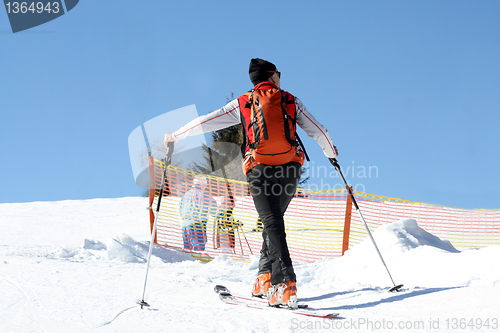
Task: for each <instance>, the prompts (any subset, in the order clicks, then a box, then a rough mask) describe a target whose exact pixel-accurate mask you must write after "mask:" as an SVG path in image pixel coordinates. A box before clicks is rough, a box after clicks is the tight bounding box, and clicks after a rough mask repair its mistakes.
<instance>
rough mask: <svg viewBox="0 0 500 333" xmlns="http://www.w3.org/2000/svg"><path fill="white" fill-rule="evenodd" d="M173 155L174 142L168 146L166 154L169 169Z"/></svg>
mask: <svg viewBox="0 0 500 333" xmlns="http://www.w3.org/2000/svg"><path fill="white" fill-rule="evenodd" d="M173 153H174V141H170V142H169V143H168V144H167V152H166V153H165V167H167V166H168V165H169V164H170V162H171V160H172V154H173Z"/></svg>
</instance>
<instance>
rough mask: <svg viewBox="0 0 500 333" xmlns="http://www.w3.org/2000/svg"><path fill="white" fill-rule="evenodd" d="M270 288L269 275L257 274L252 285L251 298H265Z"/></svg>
mask: <svg viewBox="0 0 500 333" xmlns="http://www.w3.org/2000/svg"><path fill="white" fill-rule="evenodd" d="M270 288H271V273H264V274H259V276H258V277H257V280H255V283H254V285H253V289H252V296H254V297H267V293H268V291H269V289H270Z"/></svg>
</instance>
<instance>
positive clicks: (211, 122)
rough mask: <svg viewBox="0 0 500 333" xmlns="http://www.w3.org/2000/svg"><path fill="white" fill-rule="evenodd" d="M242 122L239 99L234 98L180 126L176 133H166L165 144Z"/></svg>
mask: <svg viewBox="0 0 500 333" xmlns="http://www.w3.org/2000/svg"><path fill="white" fill-rule="evenodd" d="M240 122H241V119H240V108H239V104H238V99H234V100H232V101H231V102H229V103H228V104H227V105H226V106H224V107H222V108H220V109H219V110H215V111H213V112H210V113H209V114H207V115H203V116H199V117H198V118H195V119H193V120H191V121H190V122H189V123H187V124H186V125H184V126H182V127H181V128H179V129H178V130H177V131H175V132H174V133H168V134H166V135H165V140H164V141H165V145H166V144H167V142H169V141H179V140H182V139H185V138H186V137H188V136H192V135H198V134H203V133H207V132H212V131H217V130H220V129H223V128H226V127H229V126H233V125H236V124H239V123H240Z"/></svg>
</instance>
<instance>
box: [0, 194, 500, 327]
mask: <svg viewBox="0 0 500 333" xmlns="http://www.w3.org/2000/svg"><path fill="white" fill-rule="evenodd" d="M147 205H148V202H147V198H120V199H94V200H84V201H60V202H33V203H23V204H0V226H1V229H2V232H1V233H0V296H1V298H0V331H1V332H332V331H336V330H337V331H343V332H368V331H398V332H471V331H473V332H494V331H498V330H499V329H500V322H499V321H500V315H499V311H498V309H500V266H499V265H498V259H499V258H500V246H490V247H487V248H482V249H469V250H465V251H462V252H460V251H458V250H456V249H455V248H454V247H453V246H452V244H451V243H450V242H448V241H446V240H443V239H439V238H438V237H436V236H434V235H432V234H430V233H428V232H426V231H425V230H423V229H421V228H420V227H419V226H418V221H415V220H411V219H407V220H401V221H394V223H392V224H388V225H384V226H382V227H380V228H378V229H377V230H376V231H375V232H374V234H373V235H374V238H375V241H376V242H377V245H378V246H379V249H380V251H381V253H382V255H383V257H384V260H385V262H386V263H387V266H388V268H389V270H390V273H391V275H392V277H393V278H394V282H395V283H396V284H399V283H403V284H404V289H403V291H402V292H399V293H388V292H387V289H388V288H389V287H392V282H391V280H390V278H389V275H388V274H387V271H386V270H385V268H384V266H383V265H382V262H381V261H380V258H379V257H378V255H377V253H376V251H375V249H374V247H373V244H372V243H371V241H370V240H369V239H367V240H365V241H364V242H363V243H361V244H359V245H358V246H355V247H354V248H353V249H351V250H349V251H347V252H346V254H345V256H344V257H341V258H329V259H325V260H322V261H319V262H315V263H308V264H297V265H295V270H296V273H297V280H298V295H299V299H300V300H301V301H303V302H307V303H308V304H309V305H310V307H313V308H316V309H318V311H320V312H322V313H330V312H338V313H340V318H339V319H336V320H334V321H324V320H314V319H313V318H311V319H308V318H306V317H299V316H297V315H293V314H291V313H289V312H287V311H286V310H264V311H262V310H255V309H249V308H243V307H234V306H230V305H226V304H224V303H222V302H221V301H219V300H218V297H217V295H216V294H215V293H214V292H213V287H214V285H216V284H224V285H226V286H227V287H228V288H229V289H230V290H231V291H233V292H234V293H239V294H243V295H248V294H249V292H250V290H251V286H252V284H253V281H254V279H255V277H256V275H257V269H258V258H257V257H252V258H250V259H251V261H250V262H249V263H244V262H238V261H233V260H231V259H228V258H227V257H225V256H224V255H222V256H220V257H218V258H216V259H215V260H213V261H212V262H210V263H202V262H200V261H197V260H195V259H193V258H192V257H191V256H189V255H188V254H186V253H183V252H179V251H174V250H169V249H165V248H160V247H157V246H155V247H154V250H153V256H152V259H151V262H150V265H151V266H150V271H149V277H148V283H147V290H146V298H145V300H146V301H147V302H148V303H149V304H151V307H150V308H149V309H143V310H141V309H140V307H139V306H138V305H137V304H136V303H135V301H136V300H137V299H141V298H142V291H143V287H144V278H145V270H146V263H145V262H146V259H147V254H148V249H149V239H150V235H149V234H148V231H149V222H148V221H149V218H148V211H147V210H146V209H145V208H146V207H147ZM471 320H472V321H471ZM400 325H401V326H402V329H400V328H399V326H400ZM390 328H393V329H392V330H391V329H390Z"/></svg>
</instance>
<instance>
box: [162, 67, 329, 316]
mask: <svg viewBox="0 0 500 333" xmlns="http://www.w3.org/2000/svg"><path fill="white" fill-rule="evenodd" d="M249 76H250V80H251V81H252V84H253V85H254V88H253V89H252V90H251V91H249V92H247V93H246V94H243V95H241V96H239V97H238V98H236V99H234V100H232V101H230V102H229V103H228V104H227V105H226V106H224V107H222V108H221V109H219V110H216V111H213V112H211V113H209V114H207V115H204V116H200V117H198V118H196V119H194V120H192V121H190V122H189V123H188V124H186V125H185V126H183V127H181V128H180V129H178V130H177V131H175V132H174V133H167V134H165V139H164V143H165V145H167V144H168V142H172V141H178V140H181V139H184V138H186V137H187V136H191V135H197V134H201V133H206V132H210V131H216V130H220V129H223V128H226V127H229V126H233V125H236V124H239V123H241V124H242V129H243V131H244V136H245V146H246V147H244V150H242V151H244V152H245V156H244V160H243V166H242V167H243V171H244V173H245V174H246V176H247V181H248V182H249V185H250V192H251V194H252V198H253V201H254V204H255V208H256V210H257V212H258V214H259V218H260V219H261V221H262V224H263V226H264V230H263V232H262V238H263V244H262V249H261V256H260V261H259V271H258V277H257V279H256V281H255V284H254V286H253V289H252V295H253V296H256V297H267V299H268V303H269V305H271V306H280V305H283V306H287V307H290V308H297V306H298V304H297V287H296V275H295V272H294V270H293V266H292V260H291V259H290V253H289V251H288V245H287V242H286V234H285V223H284V219H283V216H284V214H285V211H286V209H287V207H288V204H289V203H290V201H291V200H292V198H293V196H294V195H295V191H296V189H297V186H298V183H299V179H300V176H301V167H302V165H303V163H304V152H303V151H302V149H300V148H299V147H298V146H299V145H298V143H297V138H296V136H295V124H298V125H299V126H300V127H301V128H302V129H303V130H304V131H305V132H306V133H307V135H308V136H309V137H311V138H313V139H314V140H316V142H317V143H318V144H319V145H320V146H321V148H322V149H323V152H324V154H325V155H326V156H327V157H328V158H336V157H337V155H338V151H337V148H336V147H335V146H334V145H333V143H332V140H331V138H330V135H329V134H328V131H327V130H326V128H325V127H324V126H322V125H321V124H320V123H318V121H316V119H315V118H314V117H313V116H312V115H311V114H310V113H309V112H308V111H307V109H306V108H305V106H304V105H303V104H302V102H301V101H300V100H299V99H298V98H297V97H295V96H293V95H291V94H290V93H288V92H286V91H284V90H281V88H280V83H281V73H280V72H279V71H278V70H277V68H276V66H275V65H274V64H272V63H271V62H269V61H266V60H263V59H259V58H254V59H251V61H250V66H249ZM273 111H274V112H273ZM271 287H272V288H271Z"/></svg>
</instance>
